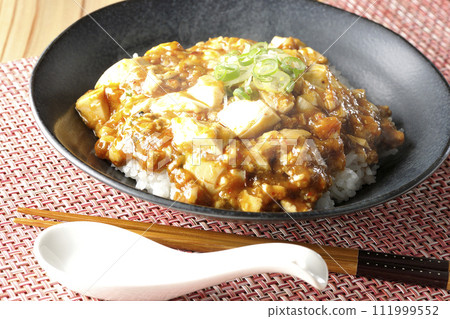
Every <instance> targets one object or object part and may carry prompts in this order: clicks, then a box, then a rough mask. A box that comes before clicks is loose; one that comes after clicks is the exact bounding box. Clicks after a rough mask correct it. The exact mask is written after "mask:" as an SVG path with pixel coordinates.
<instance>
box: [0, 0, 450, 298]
mask: <svg viewBox="0 0 450 319" xmlns="http://www.w3.org/2000/svg"><path fill="white" fill-rule="evenodd" d="M326 2H328V3H330V4H333V5H335V6H338V7H341V8H344V9H346V10H348V11H352V12H356V13H358V14H363V15H364V16H366V17H368V18H369V19H371V20H374V21H376V22H379V23H381V24H383V25H385V26H386V27H388V28H390V29H392V30H394V31H395V32H397V33H399V34H401V35H402V36H404V37H405V38H406V39H407V40H409V41H410V42H411V43H412V44H413V45H415V46H416V47H417V48H418V49H419V50H421V51H422V52H423V53H424V54H425V55H426V56H427V57H428V58H429V59H430V60H431V61H433V62H434V63H435V65H436V66H437V67H438V68H439V69H440V71H441V72H442V73H443V74H444V75H445V76H446V78H447V79H449V78H450V69H449V62H450V61H449V52H448V48H449V47H450V38H449V31H450V30H449V29H450V27H449V21H448V16H449V14H450V12H449V10H450V5H449V2H448V1H447V0H441V1H433V0H426V1H419V0H412V1H409V0H401V1H388V0H379V1H365V0H364V1H363V0H351V1H344V0H337V1H326ZM371 3H373V7H372V8H371V9H369V10H367V8H368V7H369V6H370V4H371ZM35 62H36V58H30V59H22V60H18V61H13V62H8V63H3V64H0V80H1V84H0V123H1V124H0V125H1V127H2V129H1V133H0V181H1V186H2V187H1V188H0V241H1V244H0V299H2V300H90V299H91V298H88V297H85V296H81V295H79V294H77V293H74V292H72V291H70V290H68V289H66V288H65V287H64V286H61V285H60V284H59V283H57V282H52V281H50V280H49V278H48V277H47V275H46V274H45V272H44V271H43V270H42V269H41V267H40V266H39V265H38V264H37V262H36V260H35V258H34V256H33V254H32V247H33V242H34V239H35V238H36V235H37V234H38V233H39V231H40V229H37V228H33V227H25V226H21V225H16V224H14V223H12V218H15V217H23V216H22V215H21V214H19V213H17V211H16V207H17V206H26V207H30V208H43V209H50V210H59V211H67V212H77V213H79V214H90V215H99V216H108V217H114V218H124V219H131V220H148V221H152V222H157V223H161V224H167V225H175V226H180V227H192V228H197V229H205V230H211V231H219V232H230V233H236V234H242V235H251V236H258V237H267V238H279V239H285V240H292V241H300V242H309V243H318V244H326V245H334V246H342V247H351V248H362V249H367V250H376V251H382V252H391V253H397V254H404V255H411V256H426V257H435V258H442V259H447V260H449V259H450V232H449V229H450V227H449V226H450V225H449V224H450V222H449V206H450V205H449V204H450V195H449V194H450V185H449V176H450V169H449V164H450V160H449V159H447V161H446V162H445V163H444V164H443V165H442V166H441V167H440V168H439V169H438V170H437V171H436V172H435V173H434V174H433V175H432V176H431V177H430V178H428V179H427V180H426V181H425V182H423V183H422V184H420V185H419V186H418V187H416V188H414V189H413V190H411V191H410V192H408V193H406V194H404V195H403V196H400V197H398V198H396V199H395V200H391V201H389V202H387V203H385V204H384V205H379V206H376V207H373V208H371V209H369V210H366V211H363V212H360V213H355V214H351V215H346V216H342V217H338V218H333V219H321V220H316V221H304V222H299V223H298V224H295V223H285V224H277V225H264V226H263V225H246V224H243V225H238V224H234V223H227V222H218V221H207V220H205V219H202V218H198V217H193V216H190V215H188V214H184V213H180V212H176V211H173V210H167V209H164V208H161V207H159V206H157V205H153V204H151V203H147V202H143V201H141V200H139V199H136V198H133V197H131V196H128V195H126V194H124V193H121V192H118V191H116V190H114V189H112V188H110V187H108V186H106V185H104V184H103V183H100V182H98V181H96V180H95V179H93V178H91V177H89V176H87V175H86V174H85V173H83V172H82V171H80V170H78V169H77V168H76V167H74V166H73V165H71V164H70V163H69V162H68V161H67V160H65V159H64V158H63V157H62V156H61V155H59V154H58V153H57V152H56V151H55V150H54V149H53V147H52V146H50V144H49V143H48V142H47V141H46V139H45V138H44V137H43V135H42V134H41V133H40V131H39V129H38V128H37V126H36V123H35V121H34V119H33V117H32V115H31V111H30V106H29V103H28V80H29V77H30V73H31V70H32V68H33V65H34V64H35ZM178 300H450V294H449V293H448V292H447V291H445V290H441V289H434V288H427V287H421V286H414V285H406V284H400V283H392V282H385V281H380V280H369V279H366V278H364V277H354V276H349V275H337V274H330V281H329V285H328V287H327V288H326V289H325V290H324V291H321V292H319V291H317V290H315V289H313V288H311V287H310V286H308V285H306V284H304V283H303V282H301V281H299V280H296V279H294V278H292V277H290V276H284V275H276V274H275V275H267V274H264V275H258V276H251V277H245V278H239V279H236V280H233V281H230V282H226V283H223V284H221V285H218V286H214V287H210V288H207V289H203V290H199V291H197V292H194V293H191V294H189V295H185V296H182V297H180V298H178Z"/></svg>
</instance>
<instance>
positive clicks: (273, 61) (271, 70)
mask: <svg viewBox="0 0 450 319" xmlns="http://www.w3.org/2000/svg"><path fill="white" fill-rule="evenodd" d="M304 71H305V64H304V63H303V61H302V60H300V59H299V58H297V57H294V56H291V55H290V54H288V53H287V52H285V51H284V50H281V49H277V48H269V47H268V44H267V42H258V43H256V44H254V45H252V46H251V47H250V46H247V47H246V48H245V49H244V50H243V53H242V54H241V53H240V51H237V50H234V51H231V52H229V53H227V54H226V55H224V56H223V57H222V58H221V63H219V64H218V65H217V66H216V68H215V70H214V76H215V78H216V79H217V80H219V81H223V82H225V87H226V88H231V87H232V86H234V85H236V84H239V86H241V88H238V89H235V90H234V91H233V95H234V96H236V97H238V98H240V99H247V98H248V99H250V98H251V96H252V93H253V92H252V89H251V88H250V85H251V83H254V85H255V86H256V87H257V88H258V89H261V90H266V91H271V92H287V93H290V92H292V90H293V88H294V84H295V81H296V80H297V79H298V77H299V76H300V74H302V73H303V72H304ZM243 82H245V85H242V84H240V83H243Z"/></svg>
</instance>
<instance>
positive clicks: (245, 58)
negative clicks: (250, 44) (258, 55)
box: [238, 53, 255, 66]
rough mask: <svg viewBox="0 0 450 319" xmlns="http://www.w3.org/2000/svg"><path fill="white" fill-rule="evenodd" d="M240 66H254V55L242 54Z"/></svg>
mask: <svg viewBox="0 0 450 319" xmlns="http://www.w3.org/2000/svg"><path fill="white" fill-rule="evenodd" d="M238 61H239V64H240V65H242V66H248V65H250V64H253V62H254V61H255V60H254V55H251V54H250V53H245V54H242V55H240V56H239V57H238Z"/></svg>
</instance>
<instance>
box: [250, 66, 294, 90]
mask: <svg viewBox="0 0 450 319" xmlns="http://www.w3.org/2000/svg"><path fill="white" fill-rule="evenodd" d="M270 78H271V79H272V81H261V79H260V78H254V79H253V83H255V86H256V87H257V88H258V89H260V90H264V91H269V92H274V93H279V92H285V91H286V88H287V86H288V85H289V83H290V82H291V77H290V76H289V75H288V74H286V73H285V72H283V71H281V70H278V71H277V72H276V73H275V74H274V75H272V76H270Z"/></svg>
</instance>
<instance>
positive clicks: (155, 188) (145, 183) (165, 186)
mask: <svg viewBox="0 0 450 319" xmlns="http://www.w3.org/2000/svg"><path fill="white" fill-rule="evenodd" d="M116 169H118V170H119V171H121V172H122V173H124V174H125V176H126V177H130V178H132V179H134V180H136V188H137V189H140V190H144V189H145V190H146V191H147V192H149V193H151V194H153V195H156V196H160V197H165V198H173V193H174V192H173V189H174V186H173V185H171V183H170V179H169V175H168V174H167V171H166V170H163V171H162V172H147V171H146V170H144V169H142V167H141V165H139V162H138V161H136V160H135V159H131V160H129V161H128V162H127V163H126V164H125V165H124V166H120V167H116Z"/></svg>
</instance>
